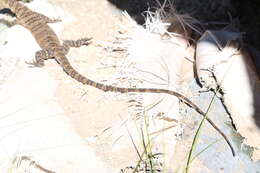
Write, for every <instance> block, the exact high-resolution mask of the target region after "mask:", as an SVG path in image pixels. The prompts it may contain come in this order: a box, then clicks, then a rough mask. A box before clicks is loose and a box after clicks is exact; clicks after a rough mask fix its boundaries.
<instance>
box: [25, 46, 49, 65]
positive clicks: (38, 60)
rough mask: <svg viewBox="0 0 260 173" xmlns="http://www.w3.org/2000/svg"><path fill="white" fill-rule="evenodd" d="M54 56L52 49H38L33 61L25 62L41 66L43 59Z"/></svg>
mask: <svg viewBox="0 0 260 173" xmlns="http://www.w3.org/2000/svg"><path fill="white" fill-rule="evenodd" d="M53 57H54V51H53V50H52V49H46V50H39V51H37V52H36V53H35V61H33V62H26V63H27V64H30V65H31V67H42V66H44V60H47V59H50V58H53Z"/></svg>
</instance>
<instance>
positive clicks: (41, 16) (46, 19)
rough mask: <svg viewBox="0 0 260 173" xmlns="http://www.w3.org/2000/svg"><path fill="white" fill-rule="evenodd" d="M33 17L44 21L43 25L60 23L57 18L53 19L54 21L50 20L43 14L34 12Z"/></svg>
mask: <svg viewBox="0 0 260 173" xmlns="http://www.w3.org/2000/svg"><path fill="white" fill-rule="evenodd" d="M34 14H35V15H37V17H38V18H39V20H42V21H44V22H45V23H56V22H61V20H60V19H59V18H54V19H51V18H49V17H47V16H45V15H43V14H40V13H36V12H34Z"/></svg>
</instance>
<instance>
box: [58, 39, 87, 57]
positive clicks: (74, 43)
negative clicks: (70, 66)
mask: <svg viewBox="0 0 260 173" xmlns="http://www.w3.org/2000/svg"><path fill="white" fill-rule="evenodd" d="M91 39H92V38H82V39H78V40H64V42H63V44H62V47H63V49H64V53H65V54H67V53H68V52H69V50H70V48H71V47H81V46H87V45H89V44H90V43H91Z"/></svg>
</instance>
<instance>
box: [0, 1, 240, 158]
mask: <svg viewBox="0 0 260 173" xmlns="http://www.w3.org/2000/svg"><path fill="white" fill-rule="evenodd" d="M0 4H1V5H2V7H4V8H8V9H10V10H11V11H12V12H13V13H14V14H15V15H16V19H15V21H14V22H13V24H19V25H22V26H23V27H25V28H27V29H28V30H29V31H30V32H31V33H32V35H33V36H34V38H35V40H36V41H37V43H38V44H39V46H40V47H41V49H42V50H39V51H37V52H36V53H35V61H34V62H33V63H31V64H33V65H34V66H38V67H41V66H43V65H44V60H47V59H51V58H54V59H55V60H56V61H57V63H59V64H60V66H61V67H62V69H63V70H64V72H65V73H67V74H68V75H69V76H70V77H72V78H73V79H75V80H77V81H78V82H80V83H82V84H84V85H90V86H92V87H95V88H97V89H100V90H103V91H104V92H107V91H111V92H119V93H128V92H136V93H165V94H169V95H173V96H175V97H177V98H178V99H179V100H181V101H183V102H184V103H185V104H187V105H188V106H190V107H192V108H193V109H195V110H196V111H197V112H198V113H200V114H201V115H203V116H204V117H205V118H206V120H207V121H208V122H209V123H210V124H211V125H212V126H213V128H214V129H215V130H217V131H218V133H220V134H221V136H223V138H224V139H225V140H226V142H227V143H228V145H229V147H230V148H231V151H232V154H233V156H235V152H234V149H233V147H232V145H231V143H230V141H229V140H228V138H227V137H226V135H225V134H224V133H223V132H222V131H221V130H220V129H219V128H218V127H217V126H216V125H215V123H214V122H213V121H212V120H211V119H210V118H208V117H207V116H206V113H204V112H203V111H202V110H201V109H200V108H199V107H198V106H197V105H196V104H194V103H193V102H192V101H190V100H189V99H188V98H187V97H185V96H183V95H182V94H180V93H178V92H175V91H171V90H168V89H157V88H123V87H116V86H111V85H105V84H102V83H99V82H95V81H93V80H90V79H88V78H86V77H85V76H83V75H81V74H80V73H79V72H77V71H76V70H75V69H74V68H73V67H72V66H71V64H70V63H69V61H68V59H67V57H66V54H67V53H68V51H69V49H70V48H71V47H80V46H83V45H88V44H90V42H91V38H82V39H79V40H75V41H73V40H66V41H64V42H63V44H61V43H60V41H59V38H58V36H57V35H56V34H55V32H54V31H53V30H52V29H51V28H50V27H49V25H48V23H54V22H57V21H59V20H57V19H50V18H49V17H47V16H44V15H42V14H40V13H37V12H34V11H32V10H30V9H29V8H28V7H26V6H25V5H23V4H22V3H20V2H17V0H0Z"/></svg>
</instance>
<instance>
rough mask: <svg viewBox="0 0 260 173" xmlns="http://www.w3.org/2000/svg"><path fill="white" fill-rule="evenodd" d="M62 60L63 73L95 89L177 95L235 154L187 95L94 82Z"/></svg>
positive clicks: (217, 129)
mask: <svg viewBox="0 0 260 173" xmlns="http://www.w3.org/2000/svg"><path fill="white" fill-rule="evenodd" d="M61 59H62V61H59V62H60V63H61V66H62V67H63V70H64V71H65V73H67V74H68V75H69V76H70V77H72V78H73V79H75V80H77V81H78V82H80V83H82V84H84V85H89V86H92V87H95V88H97V89H100V90H102V91H104V92H107V91H112V92H119V93H128V92H136V93H164V94H169V95H173V96H175V97H177V98H178V99H179V100H181V101H183V102H184V103H185V104H187V105H188V106H190V107H192V108H193V109H195V110H196V111H197V112H198V113H199V114H201V115H202V116H204V117H205V118H206V120H207V121H208V122H209V123H210V124H211V125H212V127H213V128H214V129H215V130H216V131H217V132H218V133H219V134H220V135H221V136H222V137H223V138H224V139H225V141H226V142H227V144H228V145H229V147H230V149H231V152H232V155H233V156H235V151H234V148H233V147H232V145H231V143H230V141H229V139H228V138H227V136H226V135H225V134H224V133H223V132H222V131H221V130H220V129H219V128H218V127H217V126H216V125H215V123H214V122H213V121H212V120H211V119H210V118H208V117H207V116H206V113H204V112H203V111H202V110H201V109H200V108H199V107H198V106H197V105H196V104H194V103H193V102H192V101H190V99H188V98H187V97H185V96H183V95H182V94H180V93H178V92H175V91H172V90H168V89H156V88H123V87H116V86H112V85H105V84H102V83H99V82H95V81H93V80H90V79H88V78H86V77H85V76H83V75H81V74H80V73H79V72H77V71H76V70H75V69H74V68H73V67H72V66H71V65H70V63H69V62H68V59H67V58H61Z"/></svg>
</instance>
